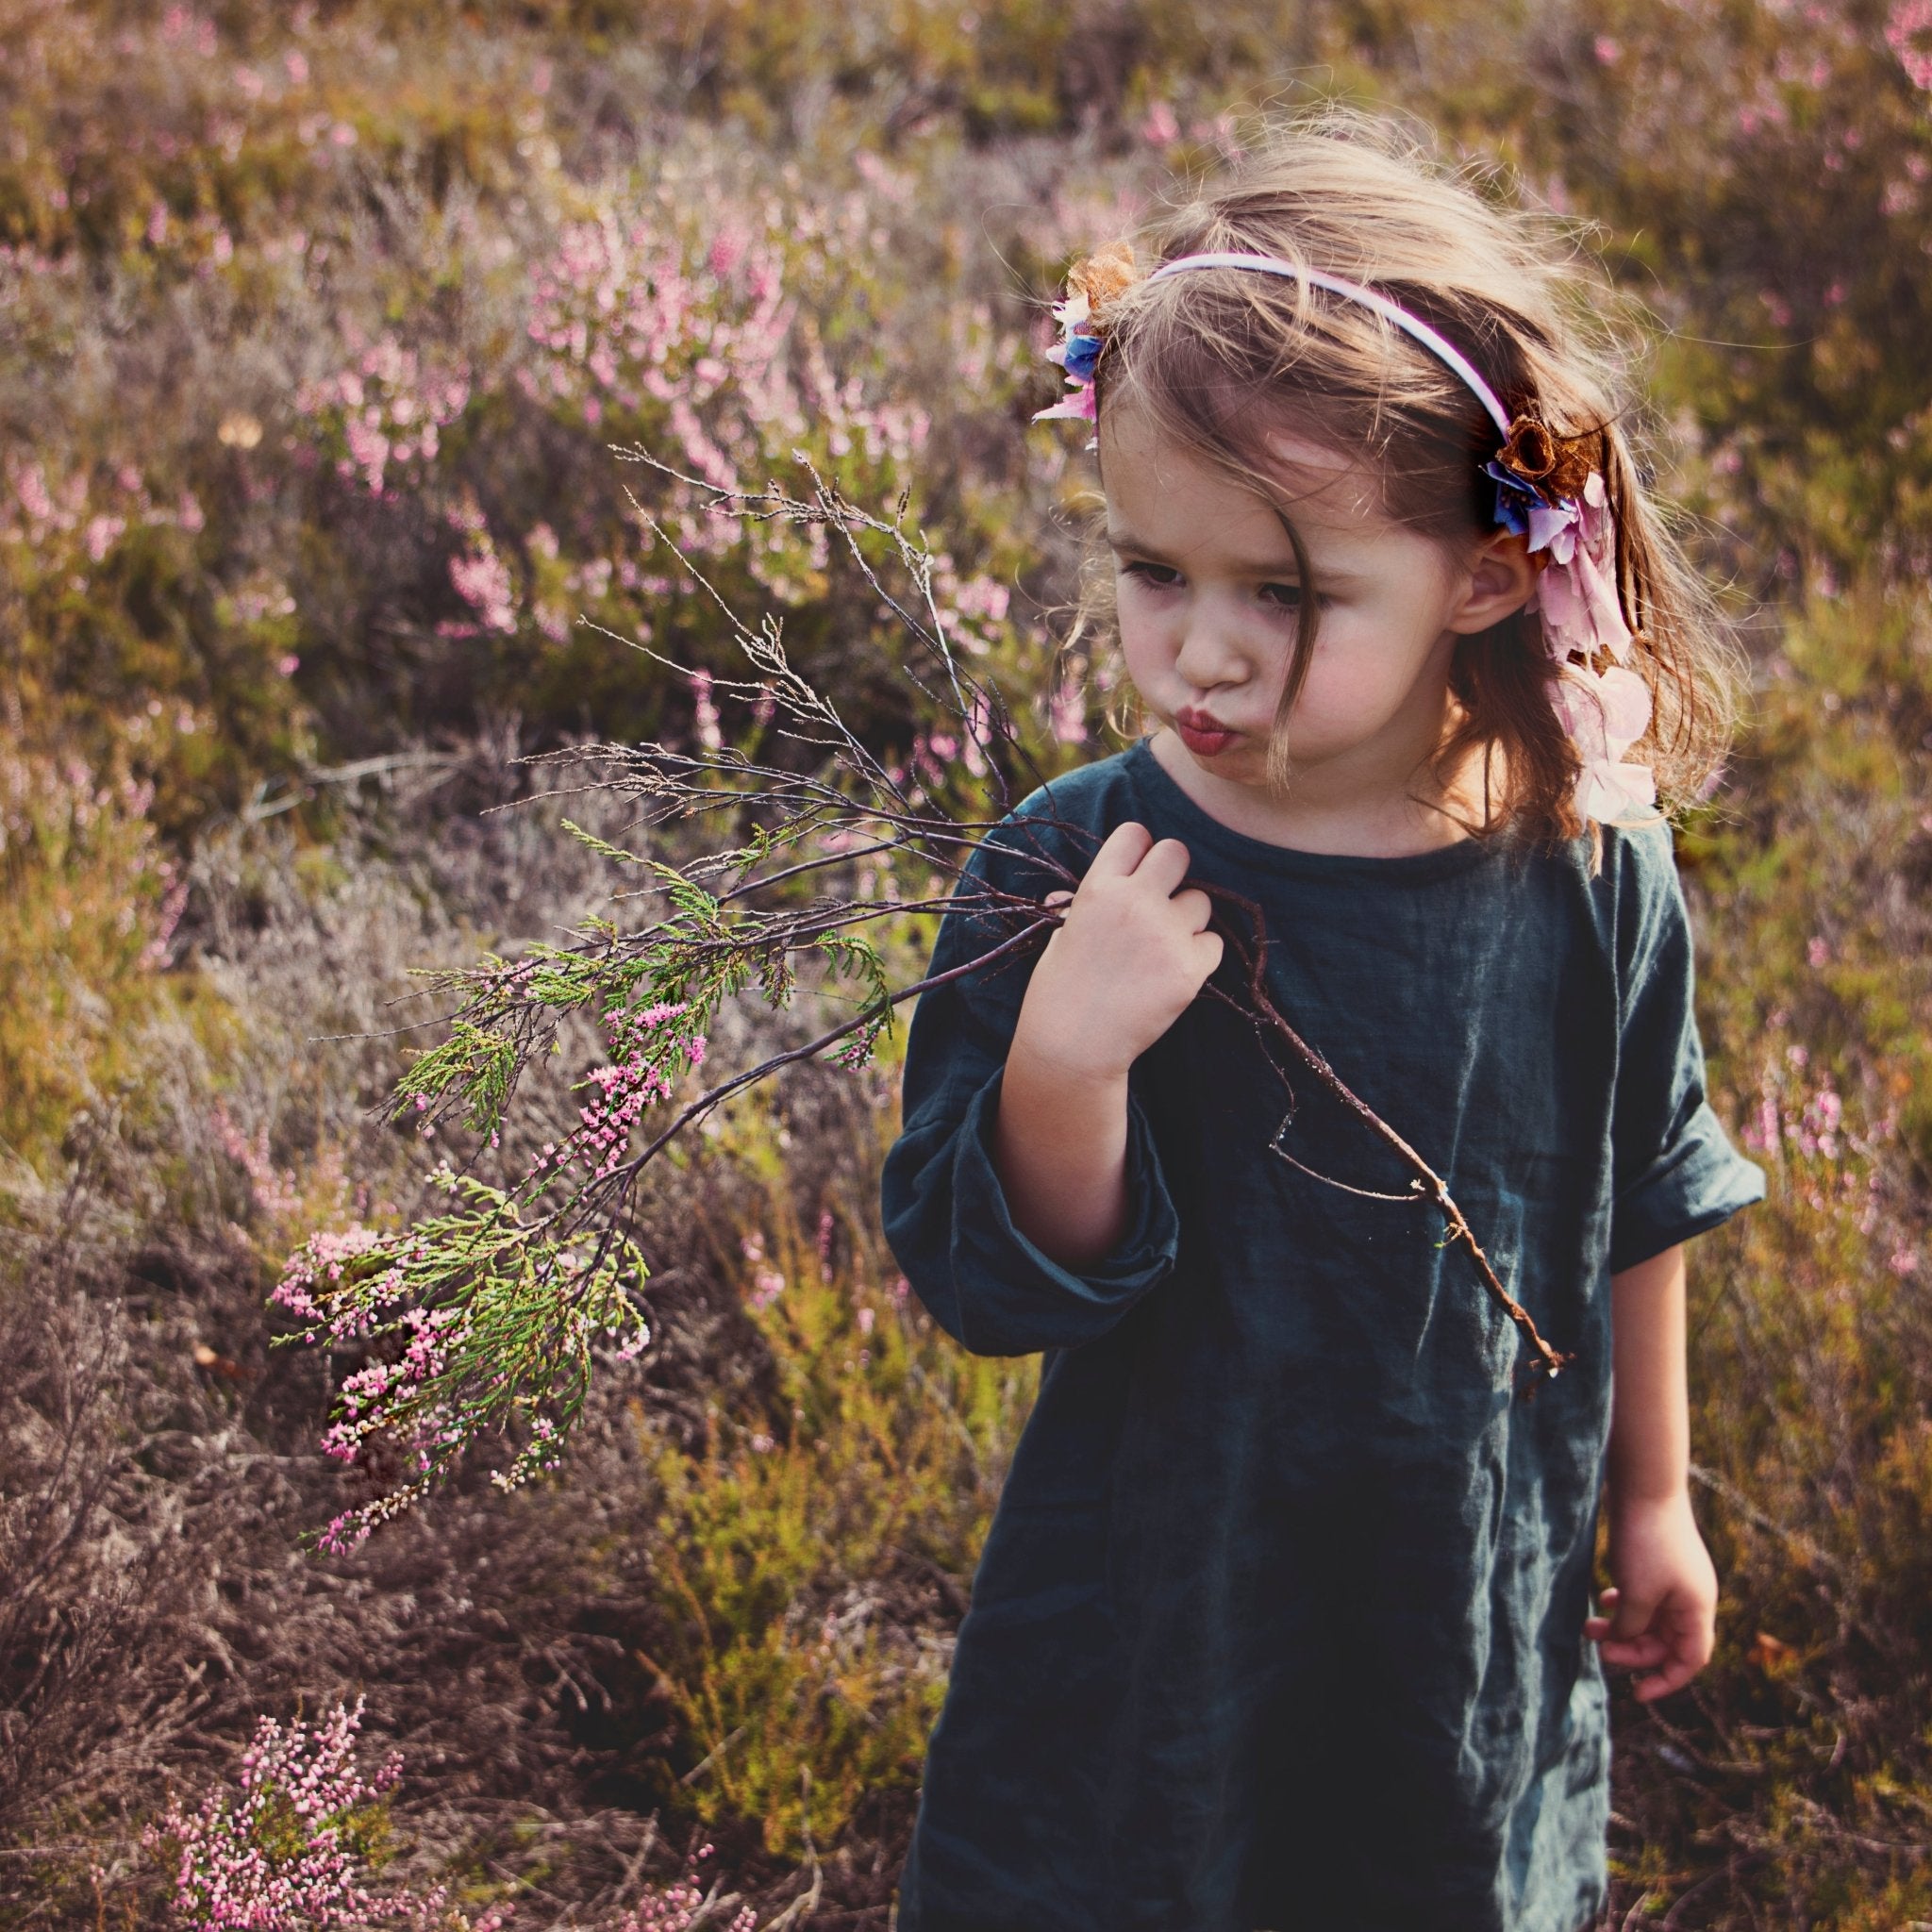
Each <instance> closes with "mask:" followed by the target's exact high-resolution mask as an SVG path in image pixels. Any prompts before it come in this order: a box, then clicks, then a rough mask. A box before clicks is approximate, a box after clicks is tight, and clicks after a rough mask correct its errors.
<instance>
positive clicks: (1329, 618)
mask: <svg viewBox="0 0 1932 1932" xmlns="http://www.w3.org/2000/svg"><path fill="white" fill-rule="evenodd" d="M1269 441H1270V447H1271V448H1273V449H1274V450H1275V451H1276V452H1277V454H1278V455H1279V456H1280V458H1281V459H1282V469H1281V475H1280V481H1281V486H1282V491H1283V495H1284V499H1285V500H1287V501H1289V502H1290V503H1291V515H1292V516H1293V518H1294V522H1295V527H1296V528H1297V529H1298V530H1299V531H1300V533H1301V536H1302V541H1303V542H1304V544H1305V545H1306V546H1307V552H1308V556H1309V560H1310V562H1311V564H1312V565H1313V568H1314V573H1315V580H1316V586H1317V592H1318V595H1319V596H1320V599H1321V627H1320V629H1319V631H1318V632H1317V634H1316V641H1315V645H1314V651H1313V655H1312V657H1311V658H1310V659H1309V663H1308V673H1307V681H1306V682H1305V683H1304V684H1303V686H1302V690H1301V694H1300V696H1299V697H1298V698H1297V699H1296V701H1295V705H1294V708H1293V710H1292V711H1291V713H1290V715H1289V722H1288V725H1287V733H1288V744H1287V750H1288V754H1289V758H1290V760H1291V764H1292V766H1293V768H1294V780H1293V787H1292V791H1291V796H1290V797H1289V798H1288V799H1287V800H1281V799H1278V798H1275V797H1274V796H1273V795H1271V793H1270V792H1269V790H1268V782H1267V770H1268V741H1269V736H1270V732H1271V730H1272V728H1273V725H1274V709H1275V706H1276V703H1277V702H1278V700H1279V698H1280V696H1281V691H1282V688H1283V685H1284V684H1285V682H1286V680H1287V676H1288V671H1289V666H1290V663H1291V660H1292V658H1293V655H1294V643H1295V635H1296V620H1297V612H1298V609H1299V607H1300V603H1301V597H1302V591H1301V586H1300V583H1299V581H1298V575H1299V574H1298V572H1297V570H1296V566H1295V558H1294V548H1293V545H1292V544H1291V542H1290V541H1289V537H1288V532H1287V530H1286V529H1285V528H1284V527H1283V526H1282V524H1281V520H1280V518H1279V517H1278V516H1277V515H1276V514H1275V512H1274V508H1272V507H1271V506H1270V504H1269V503H1268V501H1267V500H1266V499H1265V498H1263V497H1262V496H1260V495H1258V494H1257V493H1256V492H1254V491H1250V490H1247V489H1244V488H1242V487H1241V485H1240V484H1238V483H1236V482H1234V481H1232V480H1230V479H1229V478H1228V477H1226V476H1224V475H1221V474H1220V473H1218V472H1216V471H1214V470H1212V469H1210V468H1208V466H1207V465H1206V464H1204V463H1203V462H1201V461H1200V460H1199V459H1198V458H1195V457H1193V456H1191V454H1190V453H1188V452H1187V451H1186V450H1184V449H1181V448H1178V447H1176V446H1174V444H1172V443H1168V442H1163V441H1159V440H1158V437H1157V434H1156V432H1155V430H1154V428H1153V426H1152V425H1151V424H1150V423H1149V422H1148V421H1147V419H1146V418H1145V417H1144V416H1143V415H1141V413H1139V412H1138V411H1137V410H1136V408H1135V407H1134V406H1133V405H1132V404H1131V403H1124V404H1122V405H1121V406H1120V407H1118V408H1109V409H1108V413H1107V420H1106V425H1105V427H1104V429H1103V431H1102V437H1101V448H1102V480H1103V483H1104V486H1105V489H1106V491H1107V511H1108V542H1109V544H1110V546H1111V547H1112V549H1113V552H1114V558H1115V570H1116V576H1117V587H1118V592H1119V611H1120V634H1121V645H1122V651H1123V655H1124V658H1125V659H1126V666H1127V671H1128V675H1130V676H1131V677H1132V678H1133V680H1134V685H1135V688H1136V689H1137V690H1138V691H1139V692H1140V694H1141V699H1142V702H1143V704H1144V705H1145V707H1146V709H1147V710H1148V712H1149V714H1150V715H1151V716H1153V717H1154V718H1156V719H1158V721H1159V722H1160V723H1161V724H1166V725H1169V726H1178V727H1182V729H1180V730H1176V731H1174V732H1171V733H1169V734H1166V739H1167V741H1166V742H1164V743H1163V742H1162V741H1161V740H1160V739H1157V741H1156V742H1155V745H1154V746H1153V749H1154V750H1155V751H1156V753H1157V755H1158V756H1159V757H1160V758H1161V762H1162V763H1163V764H1164V765H1165V766H1166V767H1167V768H1168V770H1169V771H1170V772H1172V773H1173V774H1174V776H1175V777H1176V778H1177V779H1179V780H1180V781H1181V783H1182V784H1183V786H1184V788H1185V789H1187V790H1189V791H1191V793H1192V794H1193V796H1194V797H1195V798H1196V800H1197V801H1198V802H1199V803H1201V804H1202V805H1203V806H1205V807H1206V808H1208V809H1209V810H1210V811H1212V812H1213V813H1214V815H1215V816H1217V817H1219V818H1221V819H1222V820H1223V821H1224V823H1227V824H1234V825H1236V826H1237V827H1238V828H1240V829H1242V830H1246V831H1249V832H1251V833H1254V834H1256V835H1257V836H1261V837H1267V836H1269V835H1270V832H1271V831H1274V832H1277V833H1278V832H1281V831H1285V830H1295V829H1299V830H1300V831H1302V832H1304V833H1309V832H1312V833H1314V834H1315V835H1316V836H1330V835H1331V834H1332V833H1333V832H1334V831H1335V830H1336V829H1338V828H1341V827H1343V826H1345V825H1347V824H1349V823H1351V822H1353V824H1355V825H1356V826H1357V828H1358V829H1359V830H1361V831H1362V832H1363V834H1364V836H1366V837H1367V838H1368V839H1369V840H1370V841H1371V842H1374V841H1375V840H1376V839H1377V838H1378V837H1388V836H1393V837H1396V838H1397V839H1400V838H1401V837H1402V836H1404V834H1403V832H1402V830H1401V829H1400V828H1401V827H1402V826H1403V825H1404V824H1409V825H1410V829H1411V831H1412V830H1413V825H1412V823H1411V822H1412V821H1413V820H1414V818H1415V808H1414V807H1413V806H1412V805H1411V804H1409V803H1408V798H1409V794H1410V793H1411V792H1413V791H1415V790H1416V789H1417V786H1418V769H1419V767H1421V766H1423V765H1424V763H1425V761H1426V760H1427V758H1429V756H1430V755H1431V754H1432V753H1433V752H1434V751H1435V750H1436V748H1437V745H1438V743H1439V742H1440V741H1441V733H1442V728H1443V724H1444V720H1445V715H1446V712H1447V708H1448V704H1449V693H1448V681H1449V664H1450V658H1451V655H1452V653H1453V652H1454V649H1455V645H1456V640H1457V637H1458V636H1460V635H1464V634H1467V633H1472V632H1475V631H1479V630H1484V629H1487V628H1488V627H1489V626H1490V625H1493V624H1495V623H1497V622H1499V621H1500V620H1501V619H1502V618H1503V617H1504V616H1506V615H1507V613H1508V612H1509V611H1510V610H1513V609H1516V608H1520V607H1521V605H1522V604H1523V602H1524V598H1525V597H1526V595H1527V594H1528V591H1529V589H1530V587H1531V584H1532V583H1533V581H1534V577H1533V575H1532V572H1531V567H1530V564H1529V561H1528V558H1527V554H1526V551H1525V550H1524V544H1523V541H1522V540H1521V539H1520V538H1509V537H1508V536H1507V533H1501V532H1499V533H1498V535H1497V537H1496V538H1493V539H1490V540H1486V541H1483V542H1482V543H1480V544H1478V543H1476V542H1474V541H1473V542H1472V543H1471V545H1470V546H1469V554H1468V558H1467V560H1466V561H1458V560H1457V558H1455V557H1452V556H1451V555H1450V554H1449V552H1448V551H1447V550H1446V549H1445V548H1444V547H1443V546H1442V545H1441V543H1440V542H1438V541H1435V540H1433V539H1430V538H1425V537H1421V536H1418V535H1416V534H1415V532H1413V531H1412V530H1409V529H1407V528H1405V527H1403V526H1402V525H1397V524H1394V523H1391V522H1390V521H1389V519H1388V518H1387V517H1386V516H1385V515H1384V514H1383V513H1382V511H1381V510H1380V508H1378V506H1377V504H1376V502H1375V489H1374V476H1373V475H1371V474H1370V473H1369V472H1368V471H1367V470H1366V468H1365V467H1363V466H1359V465H1356V464H1353V463H1350V462H1348V461H1347V460H1346V459H1344V458H1341V457H1339V456H1337V455H1336V454H1335V453H1333V452H1332V451H1328V450H1325V449H1323V448H1322V447H1320V446H1318V445H1316V444H1313V443H1309V442H1306V441H1301V440H1299V439H1297V438H1295V437H1293V436H1292V435H1291V434H1288V433H1286V432H1284V433H1282V434H1280V435H1277V436H1274V437H1272V438H1270V440H1269ZM1197 720H1200V721H1206V722H1208V723H1211V724H1214V725H1218V726H1220V727H1222V728H1223V733H1224V735H1223V736H1220V737H1218V738H1217V737H1215V736H1212V735H1202V734H1200V733H1198V732H1195V731H1192V730H1191V729H1187V728H1186V727H1190V726H1191V724H1193V723H1194V722H1195V721H1197ZM1435 823H1436V824H1438V825H1440V824H1441V821H1440V820H1437V821H1435ZM1279 842H1288V841H1285V840H1283V841H1279ZM1338 849H1340V848H1338Z"/></svg>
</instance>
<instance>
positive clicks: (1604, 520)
mask: <svg viewBox="0 0 1932 1932" xmlns="http://www.w3.org/2000/svg"><path fill="white" fill-rule="evenodd" d="M1201 268H1242V269H1258V270H1260V271H1261V272H1263V273H1264V274H1268V275H1281V276H1284V277H1288V278H1291V279H1294V280H1299V281H1305V282H1308V283H1311V284H1313V285H1314V286H1315V287H1317V288H1323V289H1327V290H1329V291H1332V292H1333V293H1335V294H1339V295H1344V296H1346V297H1348V298H1349V299H1350V300H1351V301H1355V302H1359V303H1360V304H1362V306H1363V307H1365V308H1373V309H1374V310H1375V311H1376V312H1377V313H1378V314H1380V315H1381V316H1382V317H1384V319H1385V320H1387V321H1389V322H1391V323H1392V324H1394V325H1395V326H1396V327H1398V328H1400V329H1403V330H1404V331H1406V332H1407V334H1408V335H1410V336H1412V337H1413V338H1414V339H1415V340H1416V341H1419V342H1421V343H1422V344H1423V345H1424V347H1425V348H1427V349H1429V350H1430V351H1431V352H1432V353H1433V354H1435V355H1436V356H1437V357H1439V358H1441V360H1442V361H1444V362H1446V363H1447V364H1448V365H1449V367H1450V368H1452V369H1453V370H1455V372H1456V373H1457V375H1459V376H1461V377H1462V379H1463V381H1464V382H1465V383H1467V384H1468V385H1469V387H1470V388H1471V389H1472V390H1473V391H1474V393H1475V396H1476V398H1477V400H1478V401H1479V402H1480V403H1481V404H1482V406H1483V408H1485V409H1486V410H1487V411H1488V412H1489V415H1490V418H1491V421H1492V422H1493V423H1494V424H1495V425H1496V427H1497V428H1498V430H1500V431H1501V432H1502V435H1503V445H1502V447H1501V448H1500V449H1498V450H1497V452H1496V454H1495V456H1494V457H1493V458H1491V460H1490V461H1489V462H1488V463H1487V464H1486V465H1485V471H1486V474H1487V475H1489V476H1490V477H1491V478H1492V479H1493V481H1494V483H1495V485H1496V508H1495V520H1496V523H1497V524H1498V525H1500V526H1501V527H1502V528H1504V529H1507V530H1512V531H1514V532H1516V534H1517V535H1519V536H1523V537H1526V538H1527V539H1528V547H1529V554H1530V558H1531V559H1532V561H1533V562H1535V563H1536V565H1537V566H1538V575H1537V580H1536V585H1535V588H1534V589H1533V590H1532V591H1531V592H1530V595H1529V601H1528V602H1527V603H1526V604H1525V605H1524V609H1525V610H1527V611H1537V612H1540V613H1541V617H1542V633H1543V641H1544V643H1545V644H1546V645H1547V647H1548V649H1549V653H1550V658H1551V659H1552V662H1553V664H1554V666H1555V672H1554V675H1553V676H1552V679H1551V692H1550V702H1551V705H1552V707H1553V708H1554V709H1555V711H1556V713H1557V719H1558V720H1559V721H1560V722H1561V724H1562V726H1563V729H1564V731H1565V732H1566V733H1567V734H1568V736H1569V738H1570V740H1571V741H1572V742H1573V743H1574V745H1575V747H1576V751H1577V755H1578V758H1580V760H1581V763H1582V771H1581V773H1580V774H1579V775H1578V777H1577V781H1576V793H1575V802H1576V809H1577V813H1578V815H1579V816H1580V817H1582V818H1584V819H1593V820H1595V821H1596V822H1597V823H1598V824H1614V823H1615V822H1617V821H1618V820H1620V819H1622V818H1624V817H1625V816H1627V815H1629V814H1631V813H1633V812H1649V811H1654V810H1655V808H1656V804H1657V779H1656V776H1655V774H1653V773H1652V772H1651V770H1650V768H1649V767H1648V766H1647V765H1641V764H1632V763H1630V762H1628V761H1627V760H1626V759H1625V758H1624V753H1626V752H1627V751H1628V750H1629V749H1630V748H1631V746H1632V745H1634V744H1636V743H1637V741H1639V740H1640V739H1641V738H1642V736H1643V735H1644V733H1645V732H1646V731H1647V730H1649V728H1650V719H1651V694H1650V687H1649V685H1648V684H1647V683H1645V681H1644V680H1643V678H1642V677H1641V675H1639V674H1638V673H1637V672H1635V671H1633V670H1631V669H1630V668H1629V659H1630V656H1631V653H1632V651H1633V650H1634V649H1635V647H1636V644H1637V641H1638V637H1639V633H1637V632H1634V631H1633V630H1632V629H1631V628H1630V625H1629V622H1628V620H1627V619H1626V618H1625V617H1624V600H1623V596H1622V594H1621V591H1620V589H1619V585H1618V575H1617V525H1616V516H1615V513H1614V511H1613V510H1612V508H1611V506H1610V498H1609V491H1608V488H1607V485H1606V483H1605V481H1604V462H1605V459H1606V457H1607V448H1606V444H1605V439H1604V437H1603V435H1602V433H1601V432H1600V431H1587V432H1585V433H1584V434H1583V435H1580V436H1560V435H1558V434H1557V433H1556V432H1555V431H1553V430H1551V429H1550V428H1549V427H1547V426H1546V425H1543V424H1541V423H1540V422H1538V421H1537V420H1536V418H1535V417H1534V416H1530V415H1517V416H1515V417H1514V418H1512V417H1510V416H1509V415H1508V414H1507V412H1506V411H1505V409H1504V408H1503V405H1502V403H1501V401H1500V400H1499V399H1498V397H1497V395H1496V392H1495V391H1494V390H1492V389H1491V387H1490V385H1489V384H1488V383H1487V382H1486V381H1485V380H1484V379H1483V377H1482V375H1480V374H1479V373H1478V371H1477V370H1476V369H1475V368H1474V365H1473V364H1472V363H1471V362H1470V361H1469V359H1468V358H1467V357H1465V356H1464V355H1463V354H1462V352H1461V351H1460V350H1459V349H1457V347H1456V346H1455V344H1454V343H1453V342H1451V341H1449V340H1448V339H1447V338H1446V337H1445V336H1443V335H1441V333H1440V332H1439V331H1438V330H1436V329H1435V328H1433V327H1431V326H1430V325H1429V324H1427V323H1425V322H1424V321H1423V320H1422V318H1421V317H1420V316H1417V315H1413V314H1411V313H1410V312H1409V311H1408V310H1407V309H1406V308H1402V307H1401V306H1400V305H1399V304H1398V303H1395V302H1392V301H1391V300H1390V299H1389V298H1388V297H1387V296H1386V295H1382V294H1379V293H1377V292H1376V291H1374V290H1373V289H1365V288H1363V287H1361V286H1360V285H1359V284H1357V283H1355V282H1349V281H1344V280H1343V279H1342V278H1341V276H1340V275H1326V274H1324V273H1322V272H1320V271H1318V270H1315V269H1309V268H1304V267H1302V266H1301V265H1299V264H1298V263H1295V262H1291V261H1286V260H1283V259H1282V258H1280V257H1278V256H1272V255H1250V254H1244V253H1216V254H1206V255H1187V256H1182V257H1180V258H1177V259H1176V260H1174V261H1168V262H1163V263H1162V264H1161V266H1160V267H1159V268H1158V269H1156V270H1155V271H1154V275H1153V277H1151V279H1157V280H1158V279H1159V278H1160V277H1162V276H1165V275H1175V274H1179V273H1182V272H1184V271H1186V270H1190V269H1201ZM1135 275H1136V271H1135V268H1134V263H1133V255H1132V252H1131V251H1130V250H1128V249H1125V248H1124V247H1115V248H1110V249H1108V250H1106V251H1104V252H1103V253H1102V254H1100V255H1097V256H1093V257H1091V258H1089V259H1088V260H1086V261H1083V262H1079V263H1077V264H1076V265H1075V266H1074V269H1073V271H1072V272H1071V273H1070V274H1069V275H1068V277H1067V280H1068V294H1067V298H1066V300H1065V301H1064V302H1058V303H1056V304H1055V305H1054V310H1053V314H1054V320H1055V321H1056V322H1058V324H1059V325H1060V340H1059V341H1058V342H1056V343H1055V344H1054V346H1053V347H1052V348H1050V349H1048V350H1047V352H1046V358H1047V360H1048V361H1050V362H1054V363H1058V365H1059V367H1060V368H1061V369H1062V370H1064V371H1065V372H1066V378H1067V387H1068V389H1069V390H1070V391H1072V393H1071V394H1070V395H1066V396H1063V397H1061V399H1060V400H1059V402H1058V403H1057V404H1055V405H1054V406H1053V408H1047V409H1040V410H1036V411H1035V413H1034V417H1033V420H1034V421H1035V422H1036V423H1044V422H1051V421H1054V420H1056V419H1061V420H1070V421H1076V422H1083V423H1095V424H1097V421H1098V411H1097V408H1096V401H1095V393H1094V388H1093V372H1094V370H1095V368H1096V367H1097V366H1098V364H1099V360H1100V352H1101V347H1102V344H1103V341H1105V338H1104V336H1103V334H1102V332H1101V325H1099V324H1098V323H1097V321H1096V319H1095V315H1094V310H1095V308H1097V307H1098V306H1100V305H1101V304H1103V303H1104V302H1106V301H1107V300H1108V298H1109V297H1110V296H1112V295H1115V294H1117V293H1118V292H1119V291H1121V290H1122V289H1124V288H1125V287H1126V286H1127V284H1128V283H1130V282H1132V281H1133V280H1134V279H1135ZM1087 446H1088V448H1090V449H1092V448H1094V447H1095V446H1096V444H1095V443H1094V442H1089V444H1088V445H1087ZM1605 654H1607V656H1608V658H1609V660H1610V661H1609V662H1608V663H1607V664H1603V663H1602V660H1603V658H1604V657H1605ZM1600 664H1602V668H1599V665H1600Z"/></svg>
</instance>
